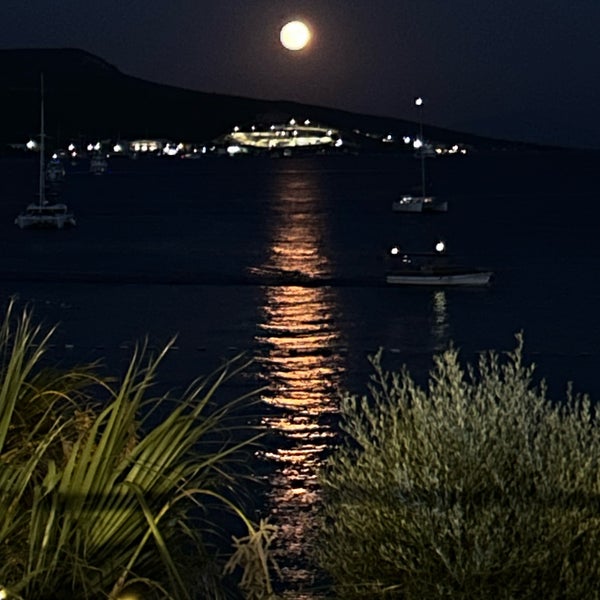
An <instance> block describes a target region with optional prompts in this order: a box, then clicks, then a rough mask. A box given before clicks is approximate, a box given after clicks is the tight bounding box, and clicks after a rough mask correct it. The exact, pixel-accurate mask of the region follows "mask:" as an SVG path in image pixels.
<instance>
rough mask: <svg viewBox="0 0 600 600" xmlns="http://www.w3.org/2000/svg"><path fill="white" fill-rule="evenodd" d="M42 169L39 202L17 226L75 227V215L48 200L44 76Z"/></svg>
mask: <svg viewBox="0 0 600 600" xmlns="http://www.w3.org/2000/svg"><path fill="white" fill-rule="evenodd" d="M40 89H41V92H40V95H41V102H40V104H41V108H40V124H41V126H40V131H41V140H40V169H39V198H38V202H35V203H31V204H29V205H28V206H27V207H26V208H25V210H24V211H23V212H22V213H21V214H20V215H19V216H18V217H17V218H16V219H15V225H17V226H18V227H20V228H21V229H26V228H54V229H63V228H64V227H68V226H74V225H75V224H76V222H75V215H74V214H73V213H72V212H70V211H69V209H68V207H67V205H66V204H63V203H52V204H50V203H49V202H48V200H47V199H46V168H45V151H46V148H45V143H44V138H45V133H44V76H43V75H40Z"/></svg>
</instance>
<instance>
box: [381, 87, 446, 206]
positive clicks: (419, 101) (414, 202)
mask: <svg viewBox="0 0 600 600" xmlns="http://www.w3.org/2000/svg"><path fill="white" fill-rule="evenodd" d="M415 105H416V106H418V107H419V108H420V107H421V106H423V98H416V99H415ZM419 114H420V111H419ZM417 142H418V143H417ZM415 148H416V149H417V150H418V151H419V158H420V159H421V190H420V191H421V193H420V195H418V196H412V195H403V196H401V197H400V198H398V200H394V202H393V203H392V210H393V211H395V212H410V213H421V212H446V211H447V210H448V201H447V200H444V199H439V198H436V197H435V196H428V195H427V192H426V190H425V157H426V154H427V146H426V145H425V142H424V141H423V119H422V117H421V116H420V117H419V139H418V140H416V141H415Z"/></svg>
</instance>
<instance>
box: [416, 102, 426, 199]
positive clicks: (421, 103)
mask: <svg viewBox="0 0 600 600" xmlns="http://www.w3.org/2000/svg"><path fill="white" fill-rule="evenodd" d="M415 106H416V107H417V109H418V110H419V140H420V142H421V146H420V148H419V151H420V153H421V196H423V197H425V140H424V139H423V98H421V97H420V96H419V97H418V98H415Z"/></svg>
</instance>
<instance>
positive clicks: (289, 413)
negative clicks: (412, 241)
mask: <svg viewBox="0 0 600 600" xmlns="http://www.w3.org/2000/svg"><path fill="white" fill-rule="evenodd" d="M315 177H316V175H311V174H308V173H306V172H303V173H301V174H294V173H291V172H286V173H280V174H279V175H278V180H277V188H276V190H275V193H274V199H273V204H274V207H275V212H274V219H273V220H272V221H271V223H272V232H271V239H272V243H271V246H270V248H269V256H268V259H267V262H266V264H265V265H264V266H263V267H264V268H265V269H267V270H268V271H269V272H275V273H279V274H280V276H281V277H282V278H286V277H288V278H291V279H292V280H293V279H294V278H298V279H299V281H302V280H311V279H314V278H318V277H326V276H328V275H329V274H330V272H331V268H332V267H331V265H330V263H329V259H328V257H327V256H326V255H325V252H324V244H323V242H322V240H323V239H326V237H327V231H326V229H325V225H326V224H325V223H323V221H322V217H321V216H320V214H321V213H320V211H319V210H318V204H319V202H320V198H319V188H318V180H314V181H313V179H314V178H315ZM261 313H262V318H261V322H260V325H259V332H258V334H257V341H258V343H259V346H260V347H262V348H263V351H262V352H261V356H260V358H259V362H260V364H261V366H262V370H263V374H264V377H265V379H266V383H267V385H268V390H267V392H266V394H265V396H264V400H265V402H267V403H268V404H269V405H270V406H271V407H272V408H273V412H272V413H271V414H268V415H267V416H265V417H264V418H263V425H264V426H265V427H266V428H267V430H268V431H270V432H272V434H273V439H274V441H273V443H272V444H271V445H270V447H269V448H268V451H267V452H265V454H264V455H263V456H262V458H263V459H265V460H268V461H270V462H271V463H272V468H271V470H270V471H271V475H270V476H269V486H270V492H269V494H268V503H269V509H270V512H271V516H272V521H273V523H274V524H276V525H277V526H278V527H279V536H278V540H277V546H276V548H275V555H276V559H278V561H279V562H280V563H281V566H282V567H283V571H284V575H285V579H286V580H287V582H288V583H290V584H294V583H298V584H307V585H309V584H310V583H312V577H313V576H314V570H313V569H311V568H308V567H307V565H306V550H307V546H309V545H310V543H311V542H310V540H311V535H312V532H314V528H315V519H314V510H315V506H316V505H317V503H318V501H319V497H320V490H319V486H318V482H317V472H318V469H319V466H320V464H321V461H322V460H323V456H324V453H325V452H326V451H327V449H328V448H329V447H330V446H331V444H332V442H333V439H334V437H335V432H334V430H333V422H334V420H335V415H336V414H337V406H336V397H337V396H336V392H337V386H338V385H339V384H340V382H341V377H342V375H343V373H344V369H345V367H344V360H343V356H342V355H341V353H340V351H339V348H340V347H342V342H341V334H340V332H339V331H338V329H337V327H336V325H335V323H336V319H335V314H336V298H335V290H334V289H332V288H330V287H327V286H318V285H317V286H313V285H308V286H306V285H302V284H301V283H300V284H298V285H294V284H293V281H292V282H290V284H289V285H287V284H282V285H273V286H268V287H265V288H264V301H263V303H262V308H261ZM279 555H280V556H279Z"/></svg>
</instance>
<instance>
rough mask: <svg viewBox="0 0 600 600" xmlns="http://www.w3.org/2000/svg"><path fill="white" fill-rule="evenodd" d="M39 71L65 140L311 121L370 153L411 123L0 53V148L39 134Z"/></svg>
mask: <svg viewBox="0 0 600 600" xmlns="http://www.w3.org/2000/svg"><path fill="white" fill-rule="evenodd" d="M40 73H43V74H44V91H45V93H44V96H45V120H46V132H47V134H48V135H49V137H51V138H52V137H53V138H55V142H56V144H58V145H60V143H61V142H64V141H65V140H72V139H81V138H87V139H89V140H91V139H107V138H110V139H121V138H123V139H136V138H140V137H155V138H168V139H172V140H178V141H179V140H181V141H187V142H207V141H210V140H213V139H215V138H217V137H218V136H220V135H222V134H224V133H226V132H228V131H231V129H232V128H233V127H234V126H235V125H241V124H244V123H252V122H259V121H261V120H263V122H264V120H265V119H266V118H268V117H273V116H277V117H280V118H281V119H289V118H292V117H295V118H297V119H298V118H301V119H310V120H312V121H313V122H320V123H323V124H326V125H327V126H330V127H334V128H337V129H340V130H343V131H345V132H348V133H350V132H352V133H354V134H357V135H358V136H359V137H360V136H362V137H361V139H362V143H363V144H364V145H365V147H367V146H368V147H369V149H371V150H372V149H374V147H376V146H377V145H378V144H379V142H377V143H376V142H374V141H373V139H369V138H368V137H367V136H363V135H362V134H364V133H365V132H370V133H371V134H373V133H375V134H381V135H384V134H388V133H389V134H392V135H393V136H395V137H398V139H399V138H400V137H402V135H406V133H407V132H416V130H417V125H416V123H414V122H412V121H407V120H403V119H397V118H391V117H381V116H374V115H366V114H358V113H351V112H348V111H344V110H339V109H335V108H329V107H324V106H318V105H310V104H301V103H298V102H293V101H288V100H261V99H256V98H247V97H243V96H232V95H225V94H217V93H212V92H202V91H196V90H190V89H186V88H179V87H175V86H171V85H166V84H161V83H156V82H152V81H148V80H144V79H141V78H138V77H135V76H131V75H127V74H125V73H123V72H122V71H120V70H119V69H118V68H117V67H116V66H114V65H112V64H111V63H109V62H107V61H106V60H104V59H103V58H100V57H98V56H96V55H94V54H92V53H90V52H87V51H85V50H81V49H77V48H52V49H44V48H38V49H36V48H28V49H0V103H1V104H2V106H3V107H4V109H5V111H7V114H10V115H11V118H10V119H8V120H7V121H8V122H5V124H4V125H3V127H2V128H1V129H0V142H4V143H14V142H17V141H19V140H23V139H26V138H27V139H28V138H29V137H32V136H35V135H36V132H37V131H38V130H39V98H40ZM423 132H424V135H425V137H426V138H427V139H430V140H435V141H437V142H442V143H443V142H446V143H463V144H467V145H471V146H476V147H478V148H480V149H494V148H502V149H505V150H506V149H531V148H542V146H539V145H536V144H530V143H525V142H518V141H507V140H498V139H492V138H487V137H483V136H478V135H475V134H470V133H465V132H458V131H453V130H450V129H444V128H441V127H435V126H430V125H427V124H423Z"/></svg>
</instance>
